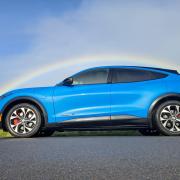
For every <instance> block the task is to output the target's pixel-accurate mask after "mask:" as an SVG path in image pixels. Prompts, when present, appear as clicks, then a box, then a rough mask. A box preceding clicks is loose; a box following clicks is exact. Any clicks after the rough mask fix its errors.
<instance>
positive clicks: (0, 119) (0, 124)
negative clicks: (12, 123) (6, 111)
mask: <svg viewBox="0 0 180 180" xmlns="http://www.w3.org/2000/svg"><path fill="white" fill-rule="evenodd" d="M0 129H2V113H1V112H0Z"/></svg>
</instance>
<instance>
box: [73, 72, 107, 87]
mask: <svg viewBox="0 0 180 180" xmlns="http://www.w3.org/2000/svg"><path fill="white" fill-rule="evenodd" d="M108 74H109V69H94V70H87V71H84V72H82V73H79V74H77V75H75V76H73V85H83V84H84V85H88V84H105V83H107V80H108Z"/></svg>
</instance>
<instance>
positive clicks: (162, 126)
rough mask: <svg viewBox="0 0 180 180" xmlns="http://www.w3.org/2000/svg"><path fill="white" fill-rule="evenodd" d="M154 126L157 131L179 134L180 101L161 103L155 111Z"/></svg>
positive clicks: (171, 134) (169, 134) (173, 134)
mask: <svg viewBox="0 0 180 180" xmlns="http://www.w3.org/2000/svg"><path fill="white" fill-rule="evenodd" d="M155 120H156V126H157V129H158V130H159V132H161V133H162V134H163V135H167V136H179V135H180V101H168V102H165V103H163V104H161V105H160V106H159V108H158V110H157V112H156V118H155Z"/></svg>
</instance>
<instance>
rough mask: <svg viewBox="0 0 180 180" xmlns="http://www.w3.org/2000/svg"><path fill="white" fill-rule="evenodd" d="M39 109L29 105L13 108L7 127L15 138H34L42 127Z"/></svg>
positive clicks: (9, 114)
mask: <svg viewBox="0 0 180 180" xmlns="http://www.w3.org/2000/svg"><path fill="white" fill-rule="evenodd" d="M41 121H42V119H41V114H40V112H39V109H38V108H36V107H35V106H34V105H31V104H28V103H22V104H17V105H15V106H14V107H12V108H11V109H10V110H9V112H8V114H7V116H6V121H5V124H6V127H7V129H8V131H9V133H10V134H11V135H13V136H15V137H22V138H26V137H32V136H34V135H35V134H36V133H38V131H39V130H40V127H41Z"/></svg>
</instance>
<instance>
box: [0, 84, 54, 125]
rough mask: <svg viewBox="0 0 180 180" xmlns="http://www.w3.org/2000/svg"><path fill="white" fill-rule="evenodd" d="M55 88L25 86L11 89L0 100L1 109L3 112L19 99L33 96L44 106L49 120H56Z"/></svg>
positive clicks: (32, 97)
mask: <svg viewBox="0 0 180 180" xmlns="http://www.w3.org/2000/svg"><path fill="white" fill-rule="evenodd" d="M53 90H54V87H42V88H24V89H17V90H14V91H10V92H8V93H7V94H4V95H3V96H4V97H3V96H2V98H1V100H0V111H1V112H2V111H3V110H4V109H5V108H6V106H7V105H8V104H9V103H11V102H13V101H16V100H18V99H28V98H31V99H32V100H33V99H34V100H35V101H38V102H39V103H40V104H41V105H42V106H43V108H44V110H45V111H46V113H47V116H48V122H49V123H51V122H55V115H54V106H53V98H52V97H53Z"/></svg>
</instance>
